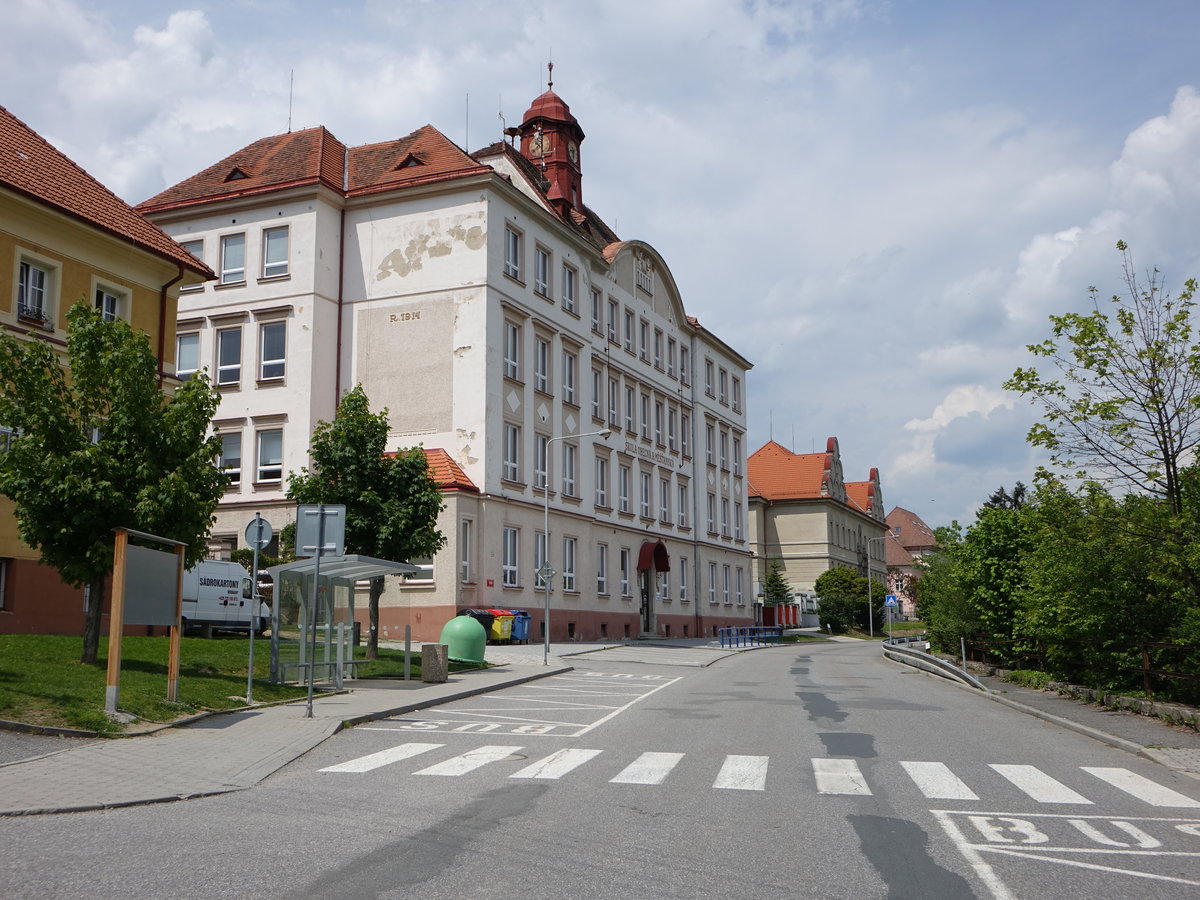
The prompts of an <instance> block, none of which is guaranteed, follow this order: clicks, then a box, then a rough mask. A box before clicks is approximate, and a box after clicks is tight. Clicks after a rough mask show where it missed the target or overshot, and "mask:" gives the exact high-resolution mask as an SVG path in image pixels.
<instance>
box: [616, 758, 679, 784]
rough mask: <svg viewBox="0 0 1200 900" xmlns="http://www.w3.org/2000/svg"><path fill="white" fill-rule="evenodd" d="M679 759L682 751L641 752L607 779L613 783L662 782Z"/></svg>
mask: <svg viewBox="0 0 1200 900" xmlns="http://www.w3.org/2000/svg"><path fill="white" fill-rule="evenodd" d="M681 759H683V754H682V753H643V754H642V755H641V756H639V757H638V758H637V759H635V760H634V761H633V762H631V763H630V764H629V765H627V766H626V767H625V768H624V769H622V770H621V772H620V774H618V775H617V777H616V778H612V779H609V780H610V782H611V783H613V784H662V783H663V781H664V780H665V779H666V777H667V776H668V775H670V774H671V770H672V769H674V768H675V766H676V765H678V764H679V761H680V760H681Z"/></svg>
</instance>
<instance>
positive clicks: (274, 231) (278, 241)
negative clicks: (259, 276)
mask: <svg viewBox="0 0 1200 900" xmlns="http://www.w3.org/2000/svg"><path fill="white" fill-rule="evenodd" d="M262 254H263V257H262V258H263V267H262V273H263V278H280V277H282V276H284V275H286V274H287V273H288V226H286V225H281V226H280V227H278V228H266V229H263V250H262Z"/></svg>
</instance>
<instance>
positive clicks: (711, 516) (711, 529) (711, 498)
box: [708, 491, 717, 534]
mask: <svg viewBox="0 0 1200 900" xmlns="http://www.w3.org/2000/svg"><path fill="white" fill-rule="evenodd" d="M708 533H709V534H716V533H717V495H716V494H714V493H713V492H712V491H709V492H708Z"/></svg>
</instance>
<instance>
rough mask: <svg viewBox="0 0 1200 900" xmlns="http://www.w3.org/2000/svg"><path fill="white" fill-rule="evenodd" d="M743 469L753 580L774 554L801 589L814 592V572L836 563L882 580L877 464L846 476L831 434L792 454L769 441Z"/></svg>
mask: <svg viewBox="0 0 1200 900" xmlns="http://www.w3.org/2000/svg"><path fill="white" fill-rule="evenodd" d="M747 471H748V477H749V480H750V485H749V493H750V526H749V527H750V542H751V547H752V552H753V554H754V572H755V583H756V585H757V584H760V583H761V582H762V579H763V578H764V577H765V576H766V573H767V570H768V567H769V566H770V564H771V563H772V562H774V561H776V560H778V561H779V562H780V563H782V565H783V571H784V577H785V578H787V580H788V582H789V583H790V585H791V587H792V590H793V591H794V592H797V593H800V594H806V595H807V594H811V593H812V592H813V588H814V585H815V583H816V580H817V578H819V577H820V575H821V574H822V573H823V572H825V571H826V570H828V569H831V568H833V567H834V566H846V567H847V568H851V569H854V570H855V571H857V572H859V573H860V574H862V575H870V577H872V578H875V579H877V580H879V581H881V582H882V581H884V579H885V577H886V574H887V564H886V562H885V550H884V546H883V545H884V544H886V543H888V542H889V541H888V538H887V537H886V534H887V524H886V522H885V520H884V513H883V490H882V488H881V487H880V483H879V471H878V470H877V469H871V471H870V475H869V477H868V479H867V480H866V481H859V482H850V483H847V482H845V480H844V478H843V473H842V459H841V453H840V450H839V448H838V441H837V438H835V437H831V438H829V440H828V441H827V442H826V446H825V452H824V453H793V452H792V451H790V450H788V449H787V448H786V447H784V446H782V445H781V444H779V443H777V442H775V441H768V442H767V443H766V444H764V445H763V446H762V447H760V448H759V449H758V450H756V451H755V452H754V453H753V454H751V456H750V458H749V460H748V461H747ZM756 593H757V589H756ZM810 607H811V603H810ZM806 611H807V612H812V611H813V609H812V608H809V609H807V610H806Z"/></svg>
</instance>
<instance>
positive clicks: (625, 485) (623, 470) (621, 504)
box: [617, 466, 629, 513]
mask: <svg viewBox="0 0 1200 900" xmlns="http://www.w3.org/2000/svg"><path fill="white" fill-rule="evenodd" d="M617 509H618V510H620V511H621V512H623V513H627V512H629V466H618V467H617Z"/></svg>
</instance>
